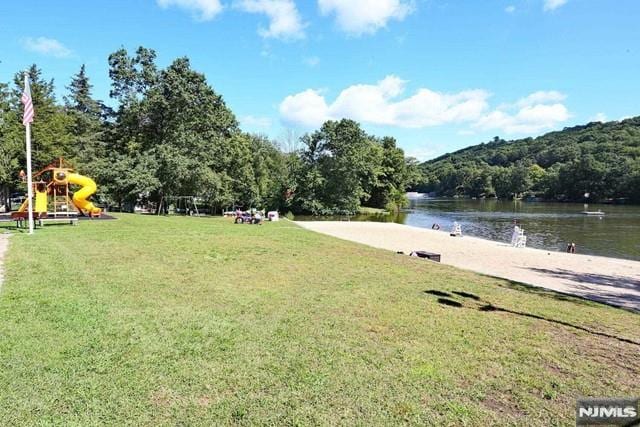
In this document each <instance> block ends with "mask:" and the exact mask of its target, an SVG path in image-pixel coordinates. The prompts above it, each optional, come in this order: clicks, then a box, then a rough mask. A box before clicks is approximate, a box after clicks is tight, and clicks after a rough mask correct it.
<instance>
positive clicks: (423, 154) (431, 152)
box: [405, 147, 442, 162]
mask: <svg viewBox="0 0 640 427" xmlns="http://www.w3.org/2000/svg"><path fill="white" fill-rule="evenodd" d="M441 151H442V149H441V148H440V147H438V148H437V149H436V148H429V147H421V148H414V149H409V150H407V151H405V155H406V156H407V157H415V158H416V159H418V160H419V161H421V162H424V161H427V160H429V159H433V158H434V157H436V156H437V155H438V154H439V153H440V152H441Z"/></svg>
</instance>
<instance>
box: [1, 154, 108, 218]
mask: <svg viewBox="0 0 640 427" xmlns="http://www.w3.org/2000/svg"><path fill="white" fill-rule="evenodd" d="M33 178H34V182H33V194H34V201H33V205H32V206H33V218H34V219H36V220H38V221H39V222H40V223H42V222H43V220H45V219H46V220H68V221H70V222H71V223H75V220H77V217H78V215H82V216H88V217H92V218H93V217H99V216H100V215H101V213H102V210H101V209H100V208H98V207H96V206H95V205H94V204H93V203H92V202H90V201H89V200H87V199H88V198H89V197H91V195H93V194H94V193H95V192H96V190H97V186H96V183H95V182H94V181H93V180H92V179H91V178H89V177H86V176H83V175H80V174H77V173H75V172H73V169H72V168H71V167H70V166H69V165H68V164H66V162H65V161H64V159H62V158H60V159H58V160H56V161H54V162H51V163H50V164H48V165H47V166H46V167H44V168H43V169H41V170H40V171H38V172H37V173H35V174H34V175H33ZM70 185H77V186H80V187H81V188H80V189H79V190H77V191H75V192H72V191H70V189H69V186H70ZM27 209H28V199H26V200H25V201H24V202H23V203H22V205H21V206H20V208H19V209H18V210H17V211H16V212H12V213H11V218H12V219H15V220H16V221H18V222H20V221H24V220H26V219H27V217H28V212H27Z"/></svg>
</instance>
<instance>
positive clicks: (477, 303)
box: [424, 289, 640, 346]
mask: <svg viewBox="0 0 640 427" xmlns="http://www.w3.org/2000/svg"><path fill="white" fill-rule="evenodd" d="M424 293H425V294H429V295H435V296H439V297H440V298H438V299H437V302H438V303H439V304H442V305H446V306H448V307H456V308H466V309H469V310H478V311H482V312H500V313H507V314H512V315H515V316H522V317H528V318H530V319H536V320H542V321H544V322H548V323H554V324H556V325H562V326H566V327H568V328H572V329H576V330H579V331H582V332H586V333H588V334H591V335H597V336H600V337H605V338H610V339H614V340H617V341H620V342H624V343H627V344H633V345H637V346H640V342H637V341H633V340H631V339H629V338H625V337H619V336H616V335H611V334H608V333H606V332H599V331H594V330H592V329H589V328H585V327H584V326H580V325H576V324H573V323H570V322H565V321H564V320H558V319H552V318H549V317H544V316H540V315H537V314H532V313H526V312H522V311H516V310H510V309H508V308H503V307H499V306H496V305H493V304H491V303H490V302H488V301H483V300H482V298H480V297H479V296H477V295H474V294H470V293H468V292H463V291H452V292H451V293H452V294H455V295H457V296H460V297H463V298H466V299H471V300H473V301H474V302H473V303H472V304H473V305H465V304H463V303H461V302H459V301H455V300H453V299H451V298H453V296H452V295H451V294H449V293H447V292H442V291H438V290H434V289H430V290H427V291H424ZM443 296H446V297H448V298H442V297H443Z"/></svg>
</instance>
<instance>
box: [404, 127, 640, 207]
mask: <svg viewBox="0 0 640 427" xmlns="http://www.w3.org/2000/svg"><path fill="white" fill-rule="evenodd" d="M420 167H421V169H422V172H423V173H424V181H423V182H422V183H421V184H419V185H417V186H416V187H415V188H416V190H418V191H423V192H435V193H437V194H438V195H440V196H467V197H493V196H496V197H498V198H506V199H508V198H523V197H524V198H526V197H537V198H542V199H546V200H557V201H580V202H582V201H603V200H607V199H614V200H615V199H618V200H620V201H630V202H634V203H640V117H635V118H630V119H626V120H622V121H614V122H607V123H601V122H592V123H589V124H587V125H584V126H576V127H571V128H565V129H564V130H562V131H557V132H551V133H548V134H546V135H543V136H540V137H538V138H535V139H533V138H525V139H519V140H514V141H505V140H503V139H500V138H498V137H495V138H494V140H493V141H491V142H488V143H484V144H479V145H475V146H472V147H468V148H465V149H463V150H460V151H457V152H455V153H451V154H446V155H444V156H441V157H439V158H436V159H433V160H431V161H428V162H425V163H423V164H421V166H420Z"/></svg>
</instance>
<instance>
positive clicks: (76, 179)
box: [67, 173, 102, 215]
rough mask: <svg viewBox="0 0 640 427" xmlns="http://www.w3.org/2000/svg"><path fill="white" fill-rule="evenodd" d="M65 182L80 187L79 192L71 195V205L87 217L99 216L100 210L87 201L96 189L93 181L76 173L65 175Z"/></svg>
mask: <svg viewBox="0 0 640 427" xmlns="http://www.w3.org/2000/svg"><path fill="white" fill-rule="evenodd" d="M67 180H68V181H69V183H70V184H75V185H79V186H80V187H82V188H80V190H78V191H76V192H75V193H73V203H74V204H75V205H76V206H77V207H78V208H80V209H82V210H83V211H85V212H87V213H88V214H89V215H100V212H102V210H101V209H100V208H98V207H96V206H95V205H94V204H93V203H91V202H90V201H88V200H87V199H88V198H89V197H91V195H92V194H94V193H95V192H96V190H97V188H98V187H97V186H96V183H95V181H94V180H92V179H91V178H89V177H86V176H83V175H79V174H77V173H69V174H68V175H67Z"/></svg>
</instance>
